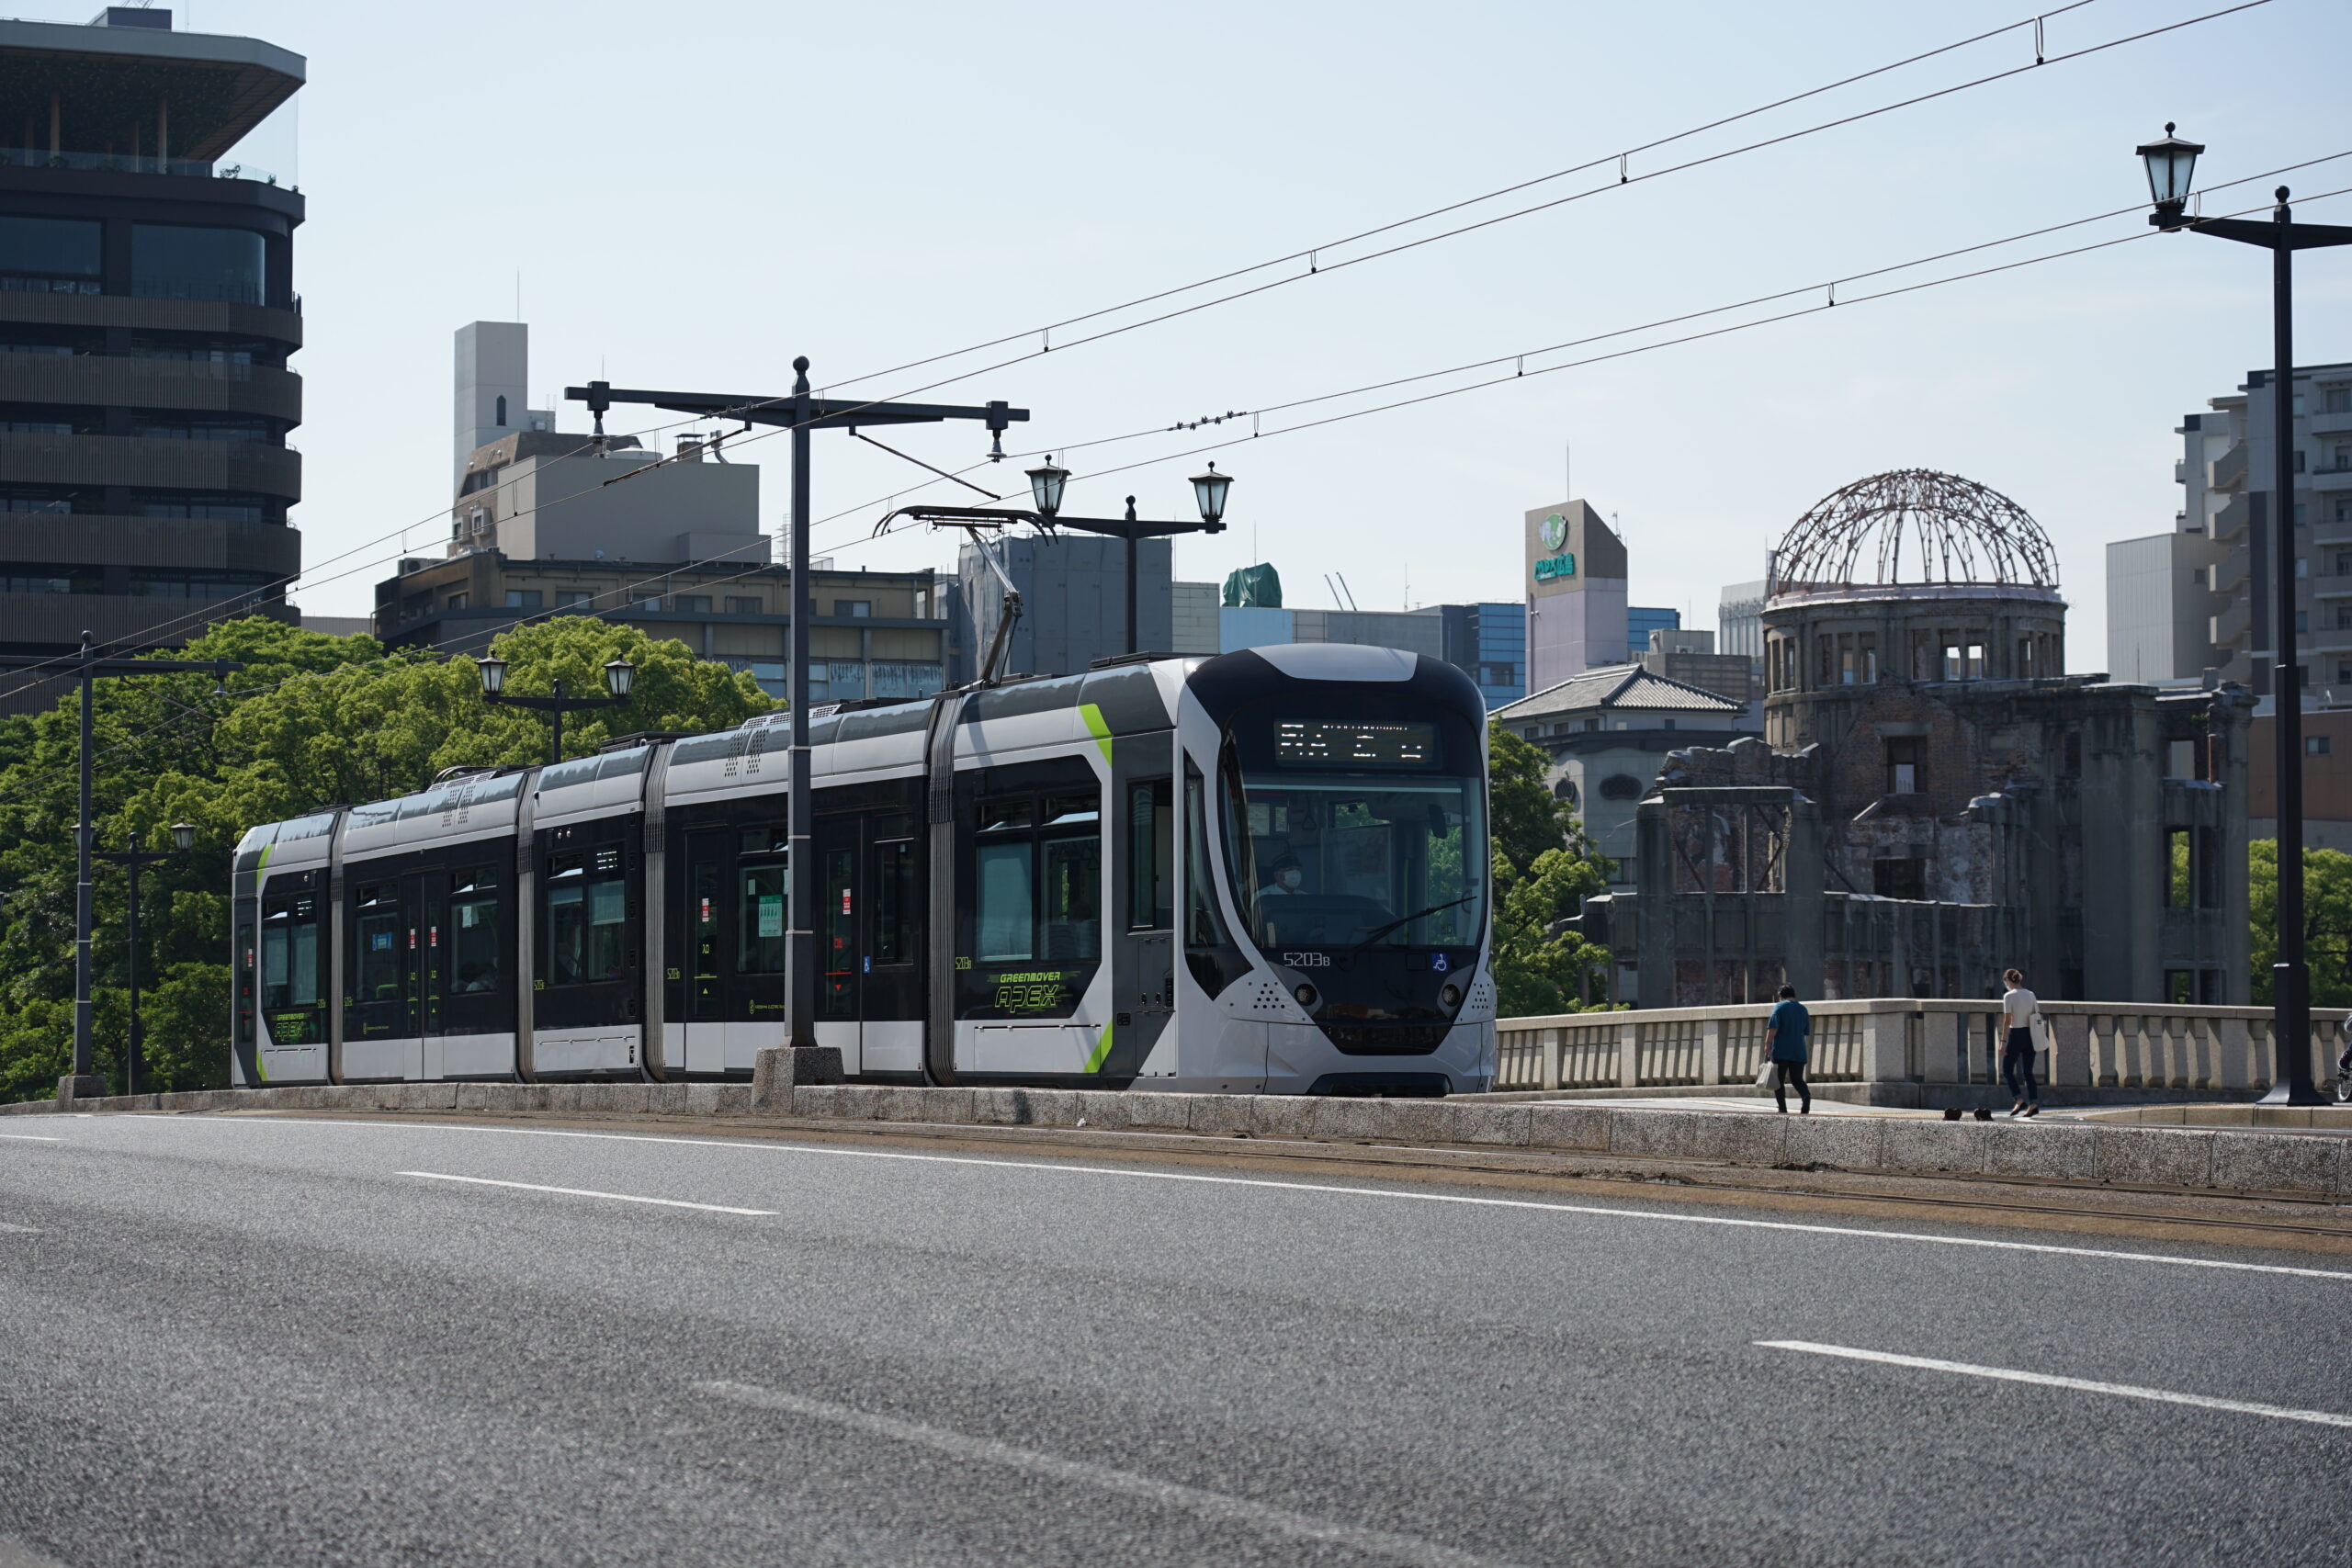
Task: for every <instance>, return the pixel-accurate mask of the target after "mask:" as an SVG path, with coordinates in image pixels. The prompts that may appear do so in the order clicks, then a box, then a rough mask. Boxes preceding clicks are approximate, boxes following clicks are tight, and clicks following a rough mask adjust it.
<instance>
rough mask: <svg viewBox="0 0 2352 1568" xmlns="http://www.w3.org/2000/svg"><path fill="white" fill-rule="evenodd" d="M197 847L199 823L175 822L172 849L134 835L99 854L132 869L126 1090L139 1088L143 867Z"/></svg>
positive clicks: (124, 1057) (126, 936) (126, 935)
mask: <svg viewBox="0 0 2352 1568" xmlns="http://www.w3.org/2000/svg"><path fill="white" fill-rule="evenodd" d="M195 847H196V824H195V823H193V822H175V823H173V824H172V847H171V848H170V849H168V850H141V848H140V847H139V835H138V834H136V833H133V834H131V835H130V848H129V849H128V850H100V851H98V852H96V859H99V860H103V861H112V862H113V863H115V864H117V865H119V866H122V867H124V868H125V869H126V870H128V871H129V872H130V919H129V921H128V922H127V926H128V929H127V930H126V931H125V932H124V942H125V943H126V947H127V951H128V954H129V958H130V1033H129V1034H128V1035H127V1036H125V1039H124V1043H123V1053H122V1092H123V1093H125V1094H137V1093H138V1092H139V1043H140V1041H139V868H140V867H141V866H142V865H153V864H154V863H157V862H158V861H167V860H175V859H177V858H178V857H179V856H181V855H184V854H186V853H187V852H188V851H190V850H192V849H194V848H195Z"/></svg>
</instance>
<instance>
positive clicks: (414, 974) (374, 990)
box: [344, 872, 447, 1078]
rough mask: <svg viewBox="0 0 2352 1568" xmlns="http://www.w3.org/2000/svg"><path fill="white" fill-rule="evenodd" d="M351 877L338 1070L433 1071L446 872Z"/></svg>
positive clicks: (413, 1074) (360, 1074) (396, 1074)
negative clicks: (347, 981)
mask: <svg viewBox="0 0 2352 1568" xmlns="http://www.w3.org/2000/svg"><path fill="white" fill-rule="evenodd" d="M446 881H447V874H445V873H438V872H423V873H418V872H411V873H408V874H404V875H395V874H387V875H379V876H375V877H372V878H370V877H368V876H366V875H364V874H363V875H361V876H359V877H358V878H356V884H357V885H356V887H355V888H354V889H353V894H352V905H353V908H352V945H353V947H354V949H355V951H354V953H353V954H352V963H351V975H352V988H351V995H350V998H349V1001H350V1006H349V1010H348V1011H347V1012H346V1014H345V1021H344V1075H345V1077H353V1078H420V1077H435V1076H438V1074H439V1073H440V1071H441V1059H440V1058H441V998H440V991H441V908H442V905H443V903H444V902H445V894H446V889H445V887H444V884H445V883H446Z"/></svg>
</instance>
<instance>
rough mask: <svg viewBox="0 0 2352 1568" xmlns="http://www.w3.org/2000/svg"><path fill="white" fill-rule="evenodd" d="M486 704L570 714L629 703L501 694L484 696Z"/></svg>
mask: <svg viewBox="0 0 2352 1568" xmlns="http://www.w3.org/2000/svg"><path fill="white" fill-rule="evenodd" d="M481 700H482V701H483V702H486V703H503V704H505V705H507V706H508V707H511V708H530V709H533V710H534V711H536V712H538V713H570V712H571V711H572V710H573V709H575V708H612V707H618V706H620V705H621V704H623V703H625V702H628V700H629V699H628V698H627V697H518V696H515V695H513V694H510V693H506V692H501V693H499V694H496V695H495V696H493V695H492V694H490V693H488V692H484V693H483V694H482V698H481Z"/></svg>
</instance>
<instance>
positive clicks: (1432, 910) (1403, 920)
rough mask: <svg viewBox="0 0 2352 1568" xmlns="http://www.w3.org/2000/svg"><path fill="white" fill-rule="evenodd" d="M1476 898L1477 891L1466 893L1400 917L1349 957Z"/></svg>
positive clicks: (1360, 943) (1356, 948) (1354, 950)
mask: <svg viewBox="0 0 2352 1568" xmlns="http://www.w3.org/2000/svg"><path fill="white" fill-rule="evenodd" d="M1476 897H1478V895H1477V893H1476V891H1472V892H1469V893H1464V895H1463V896H1462V897H1459V898H1448V899H1447V900H1446V901H1445V902H1444V903H1442V904H1431V905H1430V907H1429V908H1426V909H1416V910H1414V911H1413V912H1412V913H1411V914H1409V915H1399V916H1398V917H1397V919H1393V920H1391V921H1389V922H1388V923H1387V924H1386V925H1385V926H1379V927H1376V928H1374V931H1373V933H1372V934H1371V935H1370V936H1368V937H1366V938H1364V939H1363V941H1362V942H1358V943H1356V944H1355V945H1354V946H1353V947H1351V948H1350V949H1348V951H1347V956H1348V957H1350V958H1353V957H1354V956H1355V955H1356V954H1357V953H1362V952H1363V950H1364V949H1365V948H1367V947H1370V946H1371V945H1372V944H1373V943H1374V942H1378V941H1379V940H1380V939H1381V938H1382V937H1385V936H1386V935H1387V934H1388V933H1389V932H1390V931H1395V930H1396V929H1397V927H1398V926H1408V925H1411V924H1412V923H1413V922H1414V921H1415V920H1418V919H1420V918H1421V917H1422V916H1423V915H1434V914H1436V913H1437V912H1438V911H1439V910H1441V909H1451V908H1453V907H1454V906H1455V905H1457V904H1467V903H1468V902H1470V900H1471V899H1473V898H1476Z"/></svg>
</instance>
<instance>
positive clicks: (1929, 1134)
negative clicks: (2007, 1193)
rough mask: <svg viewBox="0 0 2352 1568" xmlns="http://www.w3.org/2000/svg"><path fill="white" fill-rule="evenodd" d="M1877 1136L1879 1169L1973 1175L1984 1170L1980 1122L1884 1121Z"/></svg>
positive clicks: (1982, 1129) (1982, 1133)
mask: <svg viewBox="0 0 2352 1568" xmlns="http://www.w3.org/2000/svg"><path fill="white" fill-rule="evenodd" d="M1884 1120H1885V1122H1886V1125H1885V1128H1884V1129H1883V1131H1882V1132H1881V1133H1880V1134H1879V1156H1878V1160H1879V1168H1880V1169H1882V1170H1910V1171H1930V1170H1950V1171H1959V1172H1962V1173H1965V1174H1971V1175H1973V1174H1974V1173H1975V1172H1978V1171H1981V1170H1983V1169H1984V1168H1985V1124H1984V1123H1983V1122H1940V1121H1939V1122H1913V1121H1906V1120H1896V1119H1892V1118H1887V1119H1884Z"/></svg>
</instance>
